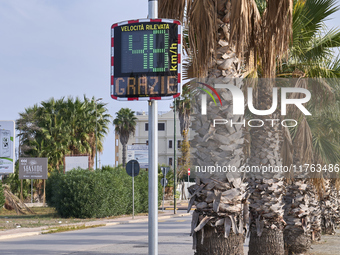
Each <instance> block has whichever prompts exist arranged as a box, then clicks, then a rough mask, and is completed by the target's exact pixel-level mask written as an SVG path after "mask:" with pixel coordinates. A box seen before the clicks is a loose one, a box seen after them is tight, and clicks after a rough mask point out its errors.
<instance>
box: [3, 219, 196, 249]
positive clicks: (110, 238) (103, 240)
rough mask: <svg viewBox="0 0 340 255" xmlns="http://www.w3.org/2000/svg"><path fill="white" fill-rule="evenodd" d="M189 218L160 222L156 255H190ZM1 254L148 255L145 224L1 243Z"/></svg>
mask: <svg viewBox="0 0 340 255" xmlns="http://www.w3.org/2000/svg"><path fill="white" fill-rule="evenodd" d="M190 223H191V216H186V217H176V218H170V219H166V220H159V223H158V254H162V255H166V254H169V255H170V254H183V255H184V254H185V255H189V254H193V250H192V249H191V246H192V238H191V237H190V236H189V232H190ZM0 254H1V255H7V254H13V255H14V254H15V255H18V254H23V255H31V254H32V255H39V254H41V255H48V254H73V255H90V254H91V255H92V254H124V255H132V254H148V223H147V222H142V223H129V224H121V225H115V226H107V227H100V228H91V229H84V230H78V231H71V232H64V233H56V234H47V235H39V236H32V237H25V238H16V239H10V240H4V241H0Z"/></svg>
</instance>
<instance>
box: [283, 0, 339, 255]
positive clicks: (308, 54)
mask: <svg viewBox="0 0 340 255" xmlns="http://www.w3.org/2000/svg"><path fill="white" fill-rule="evenodd" d="M338 9H339V8H338V6H335V2H334V1H332V0H323V1H315V0H307V1H300V0H299V1H296V2H295V4H294V12H293V40H292V42H291V45H290V54H289V56H288V57H287V58H286V59H285V60H284V61H282V62H281V66H280V68H278V70H277V71H278V75H279V76H284V77H294V76H295V77H301V78H300V79H299V80H298V82H297V83H296V85H297V86H301V85H302V86H304V87H305V88H308V89H310V90H312V91H314V93H313V104H309V107H308V108H309V109H310V110H311V111H312V114H313V117H312V118H306V117H305V116H301V115H296V114H295V116H293V117H294V118H297V119H300V121H299V125H298V128H297V129H292V130H295V131H296V130H297V132H292V133H291V137H293V139H292V142H291V149H290V150H285V152H286V153H285V154H291V155H290V156H289V155H283V158H290V157H291V159H292V162H291V163H294V164H295V165H303V164H304V163H311V162H316V163H321V159H322V158H324V156H326V154H327V156H329V157H332V155H334V153H332V152H335V151H338V149H336V146H333V145H335V144H334V142H333V140H332V139H331V140H328V141H327V142H326V144H327V145H326V148H328V150H327V151H328V153H326V154H325V153H324V155H323V156H321V155H320V154H319V153H316V152H317V151H320V152H322V151H324V150H323V149H321V150H320V148H319V149H317V148H316V146H320V145H322V144H324V143H319V142H316V141H317V140H319V139H318V137H320V135H322V134H324V132H320V130H316V129H315V128H314V130H313V128H310V124H311V123H310V122H311V121H312V122H314V120H315V119H318V118H317V115H318V112H320V106H321V105H325V102H326V103H329V101H325V100H323V99H324V98H325V95H328V96H327V98H331V97H334V96H332V95H331V94H332V93H333V91H332V90H331V89H330V88H331V87H330V86H329V85H331V84H330V83H329V82H319V83H316V82H307V80H301V79H302V77H305V78H313V77H317V78H319V77H320V78H335V77H338V75H339V64H338V61H337V60H335V61H334V58H333V52H332V48H334V47H338V46H339V45H340V31H339V30H334V29H331V30H327V29H326V28H325V27H324V25H323V21H324V20H326V19H327V18H328V17H329V15H331V14H332V13H334V12H336V11H337V10H338ZM311 84H316V85H318V86H315V85H314V86H311ZM323 85H326V86H323ZM323 116H327V115H325V114H323ZM319 121H320V120H319ZM320 123H324V122H323V121H321V122H320ZM286 134H288V137H287V136H285V139H286V138H288V140H291V138H290V137H289V136H290V134H289V132H287V133H286ZM323 138H325V136H323ZM321 141H326V140H325V139H321ZM286 144H289V142H288V143H286ZM331 148H333V149H335V150H334V151H333V150H332V149H331ZM320 156H321V157H320ZM327 156H326V157H327ZM313 158H314V159H313ZM313 160H314V161H313ZM322 161H323V160H322ZM313 180H314V181H313V182H312V183H310V182H309V181H308V180H306V179H299V178H295V179H294V177H293V179H290V181H293V182H292V183H290V184H289V183H288V185H287V187H286V189H287V195H286V198H285V199H286V201H285V202H286V205H285V216H284V218H285V221H286V223H287V225H286V227H285V231H284V239H285V246H286V248H287V250H288V252H289V253H302V252H305V251H307V250H308V248H309V246H310V241H309V240H310V238H312V239H313V240H315V239H316V237H317V236H321V225H320V211H321V210H320V208H319V206H318V201H313V199H312V198H317V194H316V190H315V189H317V190H320V189H321V188H322V187H323V186H324V184H323V178H320V177H318V178H315V179H313ZM311 184H313V185H312V186H311ZM315 185H316V186H315ZM313 186H314V187H313ZM301 196H308V197H309V198H310V199H302V200H301V199H300V198H301ZM296 205H298V206H299V207H300V208H303V211H304V213H301V212H300V213H297V212H296V209H295V210H294V208H296ZM308 219H311V220H308Z"/></svg>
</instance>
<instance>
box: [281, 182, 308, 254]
mask: <svg viewBox="0 0 340 255" xmlns="http://www.w3.org/2000/svg"><path fill="white" fill-rule="evenodd" d="M311 188H312V187H310V186H309V185H308V182H307V181H306V180H298V179H295V180H294V182H293V183H292V184H290V185H287V187H286V195H285V215H284V220H285V222H286V224H287V225H286V226H285V229H284V231H283V237H284V241H285V250H286V251H287V252H288V254H301V253H305V252H307V251H308V250H309V249H310V246H311V224H310V217H309V215H310V207H309V198H310V192H311Z"/></svg>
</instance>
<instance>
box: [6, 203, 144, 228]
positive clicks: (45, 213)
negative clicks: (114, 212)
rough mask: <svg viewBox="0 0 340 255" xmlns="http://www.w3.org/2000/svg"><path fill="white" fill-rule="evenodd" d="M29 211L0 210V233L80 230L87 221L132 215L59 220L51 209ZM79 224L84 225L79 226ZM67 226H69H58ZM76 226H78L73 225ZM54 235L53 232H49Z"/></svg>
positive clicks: (140, 214)
mask: <svg viewBox="0 0 340 255" xmlns="http://www.w3.org/2000/svg"><path fill="white" fill-rule="evenodd" d="M31 210H32V211H33V212H34V214H24V215H17V214H16V212H15V210H7V209H5V208H2V209H0V231H4V230H9V229H14V228H35V227H49V229H50V230H51V231H52V230H54V229H55V230H56V231H57V232H63V231H70V230H75V229H82V228H80V226H82V225H84V226H85V223H86V222H89V221H96V220H109V219H116V218H129V217H132V214H126V215H119V216H111V217H106V218H87V219H77V218H61V217H60V216H59V215H58V214H57V212H56V210H55V209H54V208H51V207H33V208H31ZM147 215H148V214H147V213H138V214H136V215H135V216H147ZM81 223H84V224H82V225H80V224H81ZM64 224H68V225H70V224H71V226H60V225H64ZM72 224H73V225H72ZM75 224H78V225H75ZM92 226H94V227H99V226H101V225H89V226H86V227H85V228H88V227H92ZM51 233H55V232H51Z"/></svg>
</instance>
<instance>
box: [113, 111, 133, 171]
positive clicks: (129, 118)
mask: <svg viewBox="0 0 340 255" xmlns="http://www.w3.org/2000/svg"><path fill="white" fill-rule="evenodd" d="M134 114H135V112H134V111H132V110H131V109H129V108H121V109H120V110H119V111H118V112H116V118H115V119H114V120H113V125H114V126H115V131H116V133H117V134H118V135H119V140H120V142H121V143H122V145H123V167H125V163H126V144H127V143H128V141H129V138H130V135H131V134H134V133H135V129H136V120H137V118H136V116H135V115H134Z"/></svg>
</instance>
